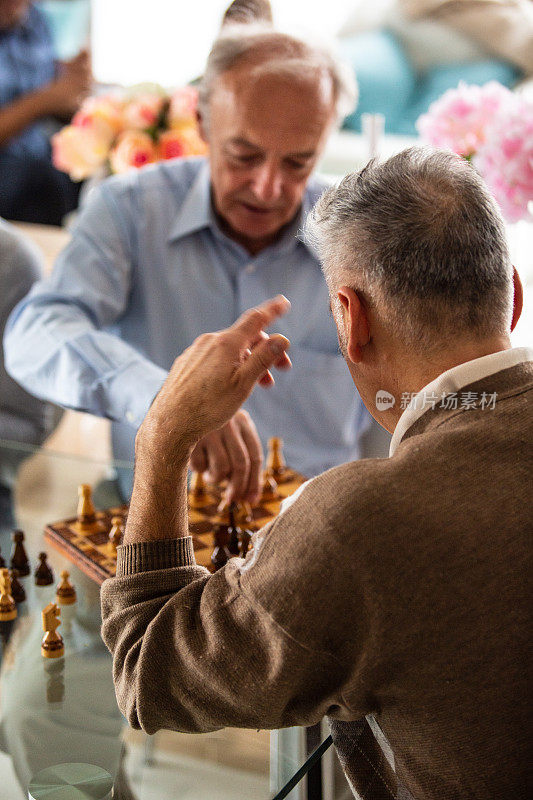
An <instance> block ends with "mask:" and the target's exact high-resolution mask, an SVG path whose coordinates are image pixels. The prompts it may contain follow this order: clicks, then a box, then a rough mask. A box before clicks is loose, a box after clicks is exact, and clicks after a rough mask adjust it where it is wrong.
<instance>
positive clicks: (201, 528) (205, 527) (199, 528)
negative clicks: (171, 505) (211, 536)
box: [189, 519, 213, 536]
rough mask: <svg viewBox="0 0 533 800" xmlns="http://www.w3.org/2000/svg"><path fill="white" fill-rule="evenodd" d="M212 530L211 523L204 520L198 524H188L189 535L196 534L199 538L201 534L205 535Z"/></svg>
mask: <svg viewBox="0 0 533 800" xmlns="http://www.w3.org/2000/svg"><path fill="white" fill-rule="evenodd" d="M211 530H213V523H212V522H209V521H208V520H206V519H201V520H199V521H198V522H190V523H189V533H191V534H194V533H197V534H198V535H199V536H201V535H202V533H207V532H208V531H211Z"/></svg>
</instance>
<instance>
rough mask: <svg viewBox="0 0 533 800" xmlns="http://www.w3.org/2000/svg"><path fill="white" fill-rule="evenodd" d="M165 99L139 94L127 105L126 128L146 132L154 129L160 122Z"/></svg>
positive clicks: (158, 96)
mask: <svg viewBox="0 0 533 800" xmlns="http://www.w3.org/2000/svg"><path fill="white" fill-rule="evenodd" d="M164 105H165V98H164V97H163V96H162V95H160V94H139V95H136V96H135V97H133V98H132V99H131V100H130V101H129V102H127V103H126V105H125V108H124V127H125V128H130V129H133V130H140V131H146V130H149V129H150V128H154V127H155V126H156V125H157V123H158V120H159V117H160V115H161V112H162V111H163V107H164Z"/></svg>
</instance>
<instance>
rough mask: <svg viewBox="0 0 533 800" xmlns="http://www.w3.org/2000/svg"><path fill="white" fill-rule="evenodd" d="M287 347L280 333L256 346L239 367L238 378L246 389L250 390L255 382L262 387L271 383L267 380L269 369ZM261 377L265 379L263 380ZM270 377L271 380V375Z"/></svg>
mask: <svg viewBox="0 0 533 800" xmlns="http://www.w3.org/2000/svg"><path fill="white" fill-rule="evenodd" d="M289 347H290V342H289V340H288V339H286V338H285V336H282V335H281V334H280V333H276V334H274V335H273V336H270V337H269V338H268V339H264V340H263V341H262V342H260V343H259V344H258V345H256V346H255V347H254V349H253V350H252V352H251V354H250V355H249V356H248V358H247V359H246V361H244V362H243V363H242V364H241V365H240V367H239V377H240V380H241V381H242V382H243V383H244V385H245V386H246V388H247V389H250V390H251V388H252V387H253V386H254V384H255V383H256V382H257V381H260V382H261V384H262V385H264V386H265V385H269V384H270V383H272V382H273V380H272V381H271V380H270V379H269V378H268V375H270V373H269V369H270V367H273V366H274V365H275V364H277V363H278V362H279V361H280V360H281V359H282V357H283V354H284V353H285V351H286V350H287V349H288V348H289ZM289 363H290V362H289ZM263 376H265V377H264V378H263ZM270 377H271V378H272V376H271V375H270Z"/></svg>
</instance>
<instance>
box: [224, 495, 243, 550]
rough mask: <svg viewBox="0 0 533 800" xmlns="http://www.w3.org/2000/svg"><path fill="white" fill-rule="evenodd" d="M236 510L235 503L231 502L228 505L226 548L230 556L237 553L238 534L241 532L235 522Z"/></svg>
mask: <svg viewBox="0 0 533 800" xmlns="http://www.w3.org/2000/svg"><path fill="white" fill-rule="evenodd" d="M236 512H237V504H236V503H232V504H231V505H230V507H229V525H228V531H227V534H228V545H227V546H228V550H229V551H230V553H231V555H232V556H237V555H239V536H240V533H241V529H240V528H239V527H238V526H237V523H236V522H235V516H236Z"/></svg>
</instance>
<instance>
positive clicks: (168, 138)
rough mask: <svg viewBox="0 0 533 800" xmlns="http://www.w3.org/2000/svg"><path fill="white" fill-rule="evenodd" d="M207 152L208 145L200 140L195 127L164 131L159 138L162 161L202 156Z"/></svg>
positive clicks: (159, 151)
mask: <svg viewBox="0 0 533 800" xmlns="http://www.w3.org/2000/svg"><path fill="white" fill-rule="evenodd" d="M206 152H207V145H206V144H205V142H204V141H203V139H201V138H200V135H199V133H198V130H197V128H196V126H194V125H189V127H187V128H185V127H184V128H181V129H179V130H170V131H164V132H163V133H162V134H160V136H159V140H158V153H159V158H161V159H164V160H166V159H169V158H182V157H184V156H201V155H204V154H205V153H206Z"/></svg>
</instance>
